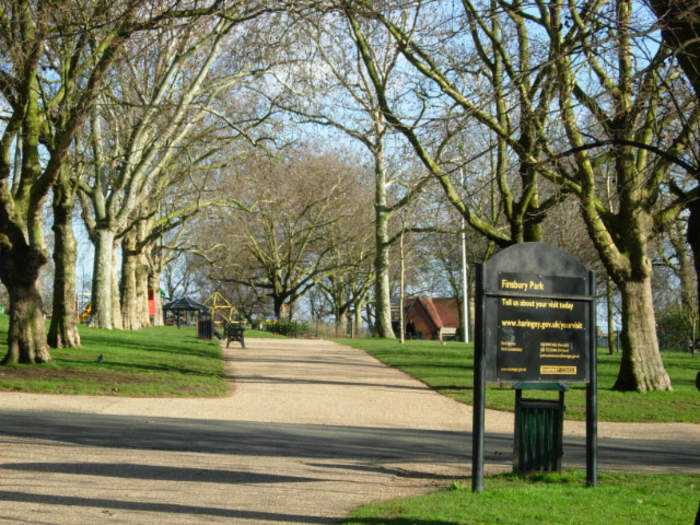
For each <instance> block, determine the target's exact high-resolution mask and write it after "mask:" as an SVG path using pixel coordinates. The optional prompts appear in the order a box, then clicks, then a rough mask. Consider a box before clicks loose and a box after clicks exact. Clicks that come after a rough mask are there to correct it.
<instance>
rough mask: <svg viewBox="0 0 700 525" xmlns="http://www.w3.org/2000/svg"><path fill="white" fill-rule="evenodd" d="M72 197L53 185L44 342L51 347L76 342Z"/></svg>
mask: <svg viewBox="0 0 700 525" xmlns="http://www.w3.org/2000/svg"><path fill="white" fill-rule="evenodd" d="M72 212H73V199H72V198H67V197H66V196H65V194H64V193H63V188H60V187H58V186H56V187H54V204H53V214H54V223H53V228H52V229H53V231H54V251H53V260H54V282H53V310H52V314H51V326H50V327H49V336H48V343H49V346H51V347H53V348H74V347H78V346H80V335H79V334H78V308H77V305H76V301H75V260H76V257H77V246H76V241H75V235H73V227H72V225H71V219H72Z"/></svg>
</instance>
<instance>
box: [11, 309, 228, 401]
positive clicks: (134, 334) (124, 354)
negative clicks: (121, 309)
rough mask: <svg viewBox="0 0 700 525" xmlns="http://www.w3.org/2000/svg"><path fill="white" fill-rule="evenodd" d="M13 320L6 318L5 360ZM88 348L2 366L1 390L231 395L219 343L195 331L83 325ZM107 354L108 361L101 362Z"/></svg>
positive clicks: (65, 350)
mask: <svg viewBox="0 0 700 525" xmlns="http://www.w3.org/2000/svg"><path fill="white" fill-rule="evenodd" d="M7 329H8V317H7V316H6V315H0V355H2V356H4V355H5V353H6V352H7ZM79 332H80V338H81V341H82V346H81V347H80V348H65V349H58V350H52V351H51V356H52V359H53V360H52V361H51V362H50V363H44V364H41V365H13V366H0V391H24V392H47V393H56V394H94V395H115V396H195V397H196V396H207V397H211V396H221V395H225V394H226V393H228V391H229V385H228V383H227V382H226V380H225V379H224V376H223V372H224V363H223V360H222V359H221V347H220V346H219V341H218V340H217V339H213V340H207V339H198V338H197V337H196V332H195V328H194V327H181V328H177V327H173V326H166V327H154V328H144V329H142V330H137V331H121V330H98V329H95V328H88V327H85V326H82V325H81V326H80V328H79ZM100 355H102V360H101V361H98V357H99V356H100Z"/></svg>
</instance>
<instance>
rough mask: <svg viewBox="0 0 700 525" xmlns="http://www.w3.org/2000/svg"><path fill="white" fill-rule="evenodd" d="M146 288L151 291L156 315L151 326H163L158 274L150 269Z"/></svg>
mask: <svg viewBox="0 0 700 525" xmlns="http://www.w3.org/2000/svg"><path fill="white" fill-rule="evenodd" d="M148 288H149V289H150V290H152V291H153V302H154V303H155V306H156V314H155V316H153V321H152V324H153V326H163V298H162V297H161V295H160V272H156V271H155V270H153V269H151V271H150V272H149V274H148Z"/></svg>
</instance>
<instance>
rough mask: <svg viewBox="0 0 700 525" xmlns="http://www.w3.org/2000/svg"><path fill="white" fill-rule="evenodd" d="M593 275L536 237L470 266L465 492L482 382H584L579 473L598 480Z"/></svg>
mask: <svg viewBox="0 0 700 525" xmlns="http://www.w3.org/2000/svg"><path fill="white" fill-rule="evenodd" d="M594 296H595V274H594V273H593V272H591V271H588V270H587V269H586V268H585V267H584V266H583V265H582V264H581V262H580V261H578V260H577V259H575V258H573V257H571V256H570V255H569V254H567V253H565V252H563V251H561V250H560V249H558V248H554V247H553V246H550V245H548V244H545V243H541V242H529V243H521V244H516V245H513V246H511V247H509V248H506V249H505V250H502V251H500V252H499V253H497V254H496V255H494V256H493V257H492V258H491V259H489V261H488V262H486V263H484V264H482V265H477V268H476V327H475V328H476V330H475V333H474V334H475V339H474V412H473V418H474V420H473V425H474V427H473V428H474V431H473V433H472V440H473V444H472V490H473V491H475V492H480V491H481V490H483V473H484V410H485V408H484V407H485V395H486V390H485V385H486V382H487V381H493V382H518V383H521V384H528V383H533V382H534V383H587V384H586V472H587V482H588V484H589V485H596V484H597V468H598V467H597V465H598V459H597V458H598V457H597V403H598V402H597V396H596V391H597V374H596V359H595V346H594V345H595V301H594Z"/></svg>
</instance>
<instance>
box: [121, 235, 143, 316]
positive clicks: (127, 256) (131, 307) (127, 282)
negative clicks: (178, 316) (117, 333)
mask: <svg viewBox="0 0 700 525" xmlns="http://www.w3.org/2000/svg"><path fill="white" fill-rule="evenodd" d="M135 245H136V242H135V239H134V238H133V236H132V235H131V234H127V235H125V236H124V239H123V240H122V276H121V283H120V287H119V288H120V297H121V313H122V328H124V330H138V329H139V328H141V322H140V319H139V315H138V306H139V305H138V293H137V282H136V266H137V264H138V256H137V255H136V254H135V253H134V249H135V247H136V246H135Z"/></svg>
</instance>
